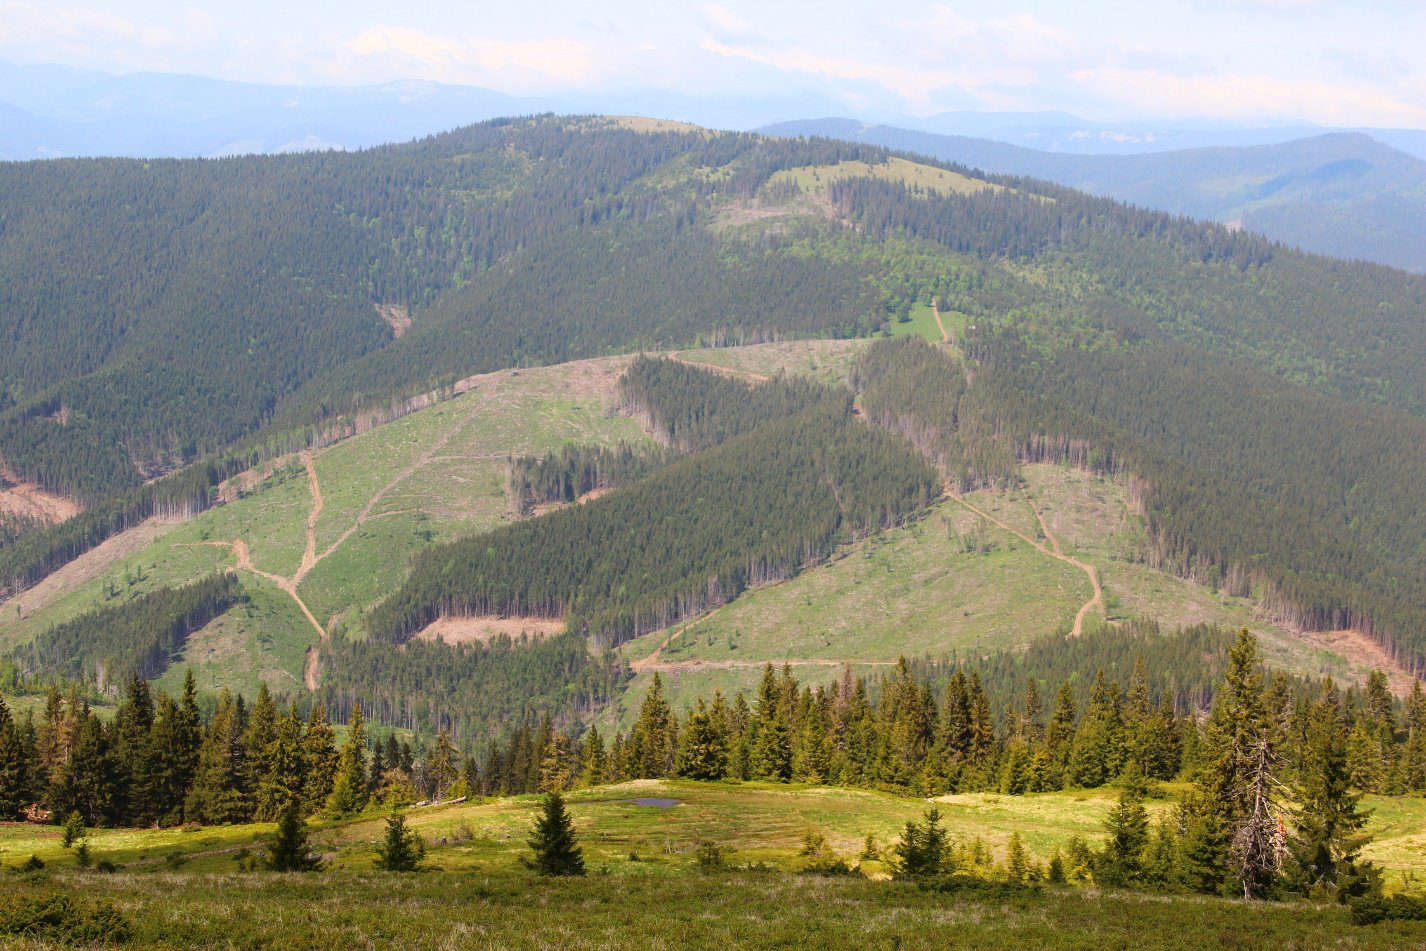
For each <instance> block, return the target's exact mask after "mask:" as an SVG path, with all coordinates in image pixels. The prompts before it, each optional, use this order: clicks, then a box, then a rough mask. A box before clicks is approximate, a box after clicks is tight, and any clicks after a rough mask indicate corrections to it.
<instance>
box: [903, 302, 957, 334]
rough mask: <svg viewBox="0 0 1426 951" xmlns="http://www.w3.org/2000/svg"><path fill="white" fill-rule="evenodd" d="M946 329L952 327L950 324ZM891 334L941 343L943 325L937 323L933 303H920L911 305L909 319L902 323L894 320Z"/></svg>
mask: <svg viewBox="0 0 1426 951" xmlns="http://www.w3.org/2000/svg"><path fill="white" fill-rule="evenodd" d="M946 329H947V330H949V329H950V327H949V325H948V326H947V327H946ZM891 335H892V336H893V337H905V336H917V337H921V338H923V339H925V340H929V341H931V342H932V343H940V342H941V327H940V325H939V324H937V323H936V312H935V311H933V310H932V309H931V305H930V304H920V303H918V304H913V305H912V306H911V319H910V320H909V321H907V322H905V323H901V322H900V321H896V320H893V321H892V322H891Z"/></svg>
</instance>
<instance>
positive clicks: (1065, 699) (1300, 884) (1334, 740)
mask: <svg viewBox="0 0 1426 951" xmlns="http://www.w3.org/2000/svg"><path fill="white" fill-rule="evenodd" d="M1220 659H1221V661H1222V670H1223V673H1222V676H1221V678H1220V679H1219V680H1218V681H1217V682H1216V683H1215V689H1214V690H1213V699H1212V702H1211V704H1210V707H1209V709H1208V711H1207V715H1206V716H1203V715H1201V714H1202V713H1203V711H1201V710H1200V709H1197V708H1194V709H1190V710H1187V711H1184V712H1179V711H1177V710H1176V709H1175V707H1174V704H1173V702H1172V701H1171V700H1170V698H1169V697H1168V696H1167V695H1166V694H1165V693H1164V692H1163V691H1161V690H1158V689H1156V688H1155V686H1154V685H1153V682H1152V680H1153V678H1151V677H1150V675H1149V674H1148V671H1147V667H1146V665H1145V664H1144V663H1143V660H1142V657H1140V658H1139V659H1138V660H1137V662H1136V663H1135V665H1134V669H1133V670H1132V672H1131V674H1130V677H1129V680H1128V683H1127V685H1121V684H1119V683H1117V682H1115V681H1112V680H1110V679H1109V678H1107V677H1106V676H1105V675H1104V673H1103V671H1102V670H1101V671H1100V672H1099V673H1098V674H1097V675H1096V676H1095V677H1094V678H1093V683H1092V685H1091V687H1090V690H1089V694H1088V701H1087V703H1085V704H1084V705H1082V706H1081V705H1080V704H1079V703H1078V702H1077V701H1076V700H1075V699H1074V697H1075V690H1074V689H1073V687H1072V686H1071V685H1070V683H1069V682H1065V683H1063V684H1061V685H1060V686H1059V688H1058V689H1055V690H1050V689H1049V685H1048V684H1046V685H1045V686H1044V687H1043V688H1042V687H1041V685H1040V683H1039V681H1037V680H1036V679H1034V678H1033V677H1031V678H1027V680H1026V681H1025V683H1024V685H1023V687H1022V688H1021V690H1020V691H1018V695H1016V696H992V695H991V694H990V693H989V692H988V691H987V690H986V688H985V685H984V683H983V682H982V680H981V678H980V676H979V674H978V673H977V672H976V671H974V670H970V671H969V672H967V669H966V668H964V667H957V668H956V669H955V670H954V672H952V673H950V675H949V676H947V677H946V678H945V679H944V680H943V681H941V682H940V683H933V682H931V681H926V680H920V679H918V678H917V677H916V675H915V674H914V673H913V670H912V667H911V666H910V665H908V664H907V663H905V662H904V661H903V662H902V663H901V664H900V665H899V666H898V667H897V668H896V669H895V670H894V671H892V672H891V673H890V674H888V675H885V676H884V677H883V678H882V679H881V680H880V682H878V683H875V684H871V683H869V682H868V681H867V680H866V679H865V678H854V677H853V676H852V675H851V674H850V672H846V673H844V675H843V676H842V677H841V678H840V679H839V680H837V681H835V682H833V683H831V684H829V685H819V686H816V687H815V688H814V687H812V686H811V685H806V684H801V683H799V682H798V681H797V679H796V678H795V677H793V676H792V674H791V672H790V670H789V669H788V668H786V667H784V668H783V670H782V671H781V672H780V673H779V672H778V671H776V670H774V669H773V668H772V666H771V665H769V666H768V667H767V668H766V669H765V671H764V674H763V678H762V681H761V683H760V684H759V686H758V688H757V689H756V691H755V692H754V694H753V695H752V697H751V698H749V697H748V696H746V695H744V694H742V693H739V694H737V695H735V696H734V697H733V698H732V699H731V700H728V699H727V698H726V697H724V696H723V695H722V694H721V692H715V693H714V695H713V696H712V697H711V699H710V698H702V697H701V698H699V699H698V700H697V701H696V702H695V703H694V704H693V705H692V706H691V707H690V708H689V709H688V710H687V711H686V712H684V713H683V714H682V715H680V714H679V713H678V712H677V711H675V710H674V709H672V708H671V707H670V705H669V703H668V701H667V699H666V697H665V695H664V691H663V684H662V681H661V680H660V678H659V677H658V676H657V675H655V676H654V677H653V678H652V680H651V682H650V685H649V689H648V691H647V693H646V694H645V696H644V698H643V701H642V703H641V706H640V709H639V714H638V717H637V720H636V721H635V722H634V724H633V726H632V727H631V728H630V730H629V731H628V732H627V733H625V732H623V731H616V732H615V733H614V735H613V738H612V739H611V740H606V739H605V738H604V737H603V736H602V735H601V733H600V731H599V730H598V728H597V727H590V728H589V729H588V730H586V731H585V732H584V733H583V734H582V735H575V734H573V733H571V732H568V731H566V730H565V729H562V728H560V727H559V726H557V725H556V723H555V722H554V720H553V719H552V718H551V717H550V716H549V715H548V714H546V715H545V716H542V717H541V718H540V719H539V721H538V723H537V725H533V726H531V725H528V724H527V725H526V726H524V727H522V728H521V729H519V730H517V731H516V732H515V733H514V734H513V735H511V736H510V737H509V738H508V740H506V741H504V742H492V743H489V744H487V745H486V747H485V750H484V752H483V754H481V753H479V752H478V751H476V750H471V751H470V752H469V753H467V754H466V755H462V753H461V752H460V750H458V749H457V745H456V744H455V743H454V742H453V741H452V739H451V737H450V735H449V733H448V732H446V731H444V730H442V731H440V732H439V733H438V734H437V735H436V736H435V738H434V740H433V741H432V742H430V744H429V745H428V746H426V747H425V748H424V749H417V750H413V749H411V747H410V746H409V744H406V743H403V742H400V741H398V740H397V739H396V737H395V735H394V734H391V735H389V736H388V737H387V738H386V739H385V740H384V741H382V742H371V740H370V738H369V736H368V734H367V731H366V727H365V720H364V717H363V714H362V710H361V708H360V707H359V706H358V707H355V708H353V710H352V714H351V717H350V719H349V721H348V724H347V736H346V739H345V741H344V742H342V743H341V744H338V743H337V742H336V739H335V734H334V731H333V729H332V727H331V725H330V724H329V723H328V721H327V717H326V709H325V707H324V706H323V705H321V704H320V703H319V704H316V705H314V706H313V708H312V710H311V711H310V713H309V714H308V716H307V717H306V718H305V720H304V719H303V718H302V717H300V716H299V714H298V712H297V711H296V710H295V709H288V710H285V711H284V710H282V709H280V708H279V707H278V705H277V704H276V703H274V701H273V700H272V698H271V696H270V695H269V694H268V692H267V690H266V689H265V688H262V689H260V691H259V693H258V695H257V698H256V700H255V701H254V702H253V704H252V705H251V707H249V706H248V705H247V704H246V703H245V702H244V700H243V699H242V698H241V697H233V696H231V695H228V694H226V693H225V694H223V695H222V696H220V697H219V698H218V700H217V703H216V705H215V706H214V707H213V709H212V712H211V713H210V714H209V715H207V716H206V717H205V716H204V715H203V714H202V713H201V712H200V708H199V705H198V703H197V699H196V695H195V690H194V687H193V681H192V677H191V675H190V676H189V678H188V680H187V682H186V684H185V687H184V690H183V693H182V694H181V696H180V697H179V698H177V699H175V698H172V697H170V696H168V695H167V694H165V693H164V692H162V691H158V692H156V693H155V692H151V690H150V688H149V686H148V685H147V683H146V682H144V681H143V680H141V679H139V678H137V677H135V678H132V679H131V680H130V681H129V683H128V686H127V690H126V693H125V697H124V700H123V701H122V703H121V704H120V706H119V709H118V711H117V713H116V715H115V717H114V719H113V721H112V722H110V723H108V724H105V723H103V722H101V721H100V720H99V718H98V717H96V716H95V715H94V714H93V713H92V712H91V711H90V710H89V708H88V705H87V703H86V702H85V701H84V699H83V697H82V695H81V694H80V693H79V692H78V691H77V690H76V689H74V688H71V689H70V691H69V693H68V694H67V695H65V694H64V693H62V692H61V690H60V689H59V687H54V688H53V689H52V690H51V692H50V694H49V697H48V698H47V701H46V704H45V709H44V712H43V713H42V714H41V715H40V717H38V718H36V717H35V715H34V714H33V713H30V714H27V715H26V717H25V718H24V720H16V719H15V718H14V717H13V716H12V715H11V714H10V713H9V711H8V709H7V708H6V707H5V705H4V704H3V701H0V811H3V812H5V813H6V814H7V815H18V814H19V813H20V811H21V810H25V809H27V808H29V807H30V806H31V805H32V804H33V805H34V806H36V807H38V808H43V809H45V810H46V811H47V812H48V813H49V815H50V816H51V817H53V818H54V821H60V818H59V817H61V816H64V817H68V816H70V815H71V814H75V813H77V814H78V815H79V816H80V817H81V818H82V820H83V821H84V822H85V823H87V824H133V825H153V824H161V825H167V824H174V823H178V822H202V823H224V822H241V821H249V820H253V819H258V820H264V819H266V820H275V819H277V818H278V817H280V816H281V815H282V813H283V811H284V810H285V809H287V808H288V807H289V806H290V805H291V804H293V803H298V804H300V809H301V812H302V813H303V814H307V815H314V814H317V813H322V814H324V815H328V816H333V817H345V816H350V815H355V814H357V813H358V812H360V811H361V810H363V809H365V808H367V807H368V806H370V805H373V804H375V805H380V806H382V807H384V808H391V807H393V806H399V805H405V804H410V803H411V802H414V801H417V800H420V799H441V798H451V797H458V796H462V795H466V796H469V795H508V794H518V793H526V792H533V791H547V792H560V791H563V790H568V789H572V788H579V787H584V786H591V785H599V784H605V783H616V782H621V781H625V780H628V779H636V778H649V779H657V778H665V777H673V776H678V777H685V778H689V779H697V780H705V781H717V780H764V781H773V782H794V781H795V782H807V783H818V784H827V785H841V786H854V787H864V788H872V789H881V790H888V791H892V792H896V793H899V794H903V795H905V794H913V795H921V796H935V795H941V794H944V793H947V792H956V791H979V790H993V791H998V792H1000V793H1002V794H1007V795H1017V794H1023V793H1030V792H1039V791H1047V790H1054V789H1066V788H1093V787H1097V786H1103V785H1107V784H1117V785H1118V786H1119V787H1120V788H1121V793H1120V796H1119V801H1118V804H1117V806H1116V807H1115V809H1114V810H1113V811H1112V812H1111V813H1110V815H1109V817H1108V820H1107V823H1106V825H1107V831H1108V832H1109V837H1108V839H1107V840H1106V843H1105V845H1104V847H1103V849H1102V850H1099V851H1097V852H1093V851H1091V850H1089V849H1088V848H1087V847H1084V846H1083V844H1082V843H1081V844H1080V845H1078V846H1075V845H1072V846H1071V848H1070V850H1069V853H1068V855H1065V856H1057V857H1056V862H1057V864H1058V865H1059V873H1058V874H1060V875H1063V876H1065V877H1068V878H1076V877H1078V878H1089V877H1092V878H1093V879H1094V880H1095V881H1098V882H1100V883H1102V884H1111V885H1128V886H1148V887H1172V888H1182V889H1190V890H1195V891H1203V892H1213V893H1229V894H1242V895H1246V896H1247V897H1265V896H1270V895H1273V894H1280V893H1283V892H1290V891H1296V892H1300V893H1308V894H1316V895H1322V894H1331V895H1337V896H1339V897H1343V898H1345V897H1348V896H1353V895H1359V894H1363V893H1365V892H1368V891H1371V890H1372V889H1374V888H1375V887H1376V884H1377V883H1378V881H1379V876H1378V874H1377V873H1376V872H1375V871H1374V870H1373V869H1372V867H1371V866H1370V865H1369V863H1366V862H1364V861H1363V860H1362V859H1361V855H1360V853H1361V848H1362V846H1363V845H1364V844H1365V841H1366V840H1365V837H1364V835H1363V833H1362V829H1363V827H1364V825H1365V820H1366V816H1365V814H1364V813H1363V811H1362V810H1361V808H1360V806H1359V800H1360V795H1361V793H1363V792H1367V791H1373V792H1385V793H1399V792H1416V793H1419V792H1421V791H1423V789H1426V693H1424V692H1423V691H1422V689H1421V687H1420V684H1419V683H1418V684H1417V685H1416V686H1415V688H1414V690H1413V692H1412V694H1411V696H1410V697H1409V699H1408V700H1407V701H1406V702H1405V703H1404V704H1397V703H1395V702H1394V701H1393V698H1392V697H1391V695H1390V693H1389V692H1388V691H1387V689H1386V683H1385V679H1384V677H1382V676H1381V675H1380V674H1375V675H1373V676H1372V677H1371V678H1370V680H1369V681H1368V683H1367V685H1366V687H1365V688H1364V689H1363V690H1361V691H1356V690H1351V691H1346V692H1343V691H1342V690H1341V689H1340V688H1339V687H1337V686H1336V685H1335V684H1334V683H1333V682H1331V681H1330V680H1324V681H1323V682H1321V683H1320V684H1316V685H1310V684H1306V683H1305V682H1302V681H1294V680H1293V679H1292V678H1289V677H1287V676H1285V675H1283V674H1274V673H1268V672H1266V671H1265V670H1264V669H1263V668H1262V667H1261V665H1260V658H1259V656H1258V654H1257V647H1256V642H1255V640H1254V639H1253V637H1252V635H1250V634H1249V633H1248V632H1247V631H1246V630H1244V631H1242V632H1240V633H1239V635H1238V636H1237V637H1236V639H1232V644H1231V647H1230V648H1229V649H1228V652H1227V656H1226V658H1221V656H1220ZM1049 696H1053V700H1052V701H1049V702H1047V701H1046V699H1045V698H1047V697H1049ZM997 711H1000V712H999V714H997ZM1169 779H1175V780H1183V781H1187V782H1189V783H1190V784H1191V786H1190V789H1189V791H1188V792H1187V793H1185V794H1184V795H1182V796H1181V797H1180V798H1179V801H1178V802H1177V804H1176V806H1175V807H1174V808H1173V809H1170V810H1168V811H1164V812H1162V814H1161V818H1160V819H1159V821H1158V822H1157V823H1151V822H1150V819H1149V816H1148V813H1147V811H1146V810H1145V808H1144V801H1145V795H1146V792H1147V789H1148V787H1149V786H1150V785H1151V784H1153V783H1154V782H1156V781H1160V780H1169ZM932 824H934V823H932ZM929 831H930V830H928V829H927V828H926V827H924V826H922V827H920V828H918V829H915V830H910V835H909V836H908V837H904V838H903V845H910V844H914V842H915V841H920V842H921V844H922V845H924V844H925V841H926V840H925V836H926V835H927V834H929ZM917 836H920V839H919V840H917ZM903 851H904V850H903ZM946 858H947V861H946V862H942V861H940V860H939V859H938V860H937V861H936V862H932V863H930V864H927V863H920V864H919V865H916V863H910V866H911V873H912V874H921V873H929V872H946V871H953V870H954V867H953V866H952V865H949V864H948V862H951V861H954V859H953V856H951V855H950V853H949V850H948V851H947V855H946ZM908 863H909V859H908V857H907V856H901V867H902V869H903V870H905V869H907V868H908ZM933 866H934V867H933ZM918 868H919V872H918V871H917V869H918ZM1027 874H1028V873H1027Z"/></svg>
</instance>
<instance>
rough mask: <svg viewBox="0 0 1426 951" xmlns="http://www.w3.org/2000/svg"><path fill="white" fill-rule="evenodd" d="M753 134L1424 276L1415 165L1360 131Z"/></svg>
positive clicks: (859, 127) (1424, 191)
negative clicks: (1243, 135) (1291, 135)
mask: <svg viewBox="0 0 1426 951" xmlns="http://www.w3.org/2000/svg"><path fill="white" fill-rule="evenodd" d="M760 131H762V132H766V133H768V134H772V135H782V136H798V135H820V136H826V137H829V138H835V139H847V140H851V141H857V142H867V143H870V144H873V145H880V146H884V147H887V148H893V149H898V150H903V151H908V152H915V153H918V154H922V155H928V156H931V157H933V158H937V159H941V160H942V161H953V162H958V163H960V164H962V165H966V166H970V167H972V168H977V169H981V170H983V171H986V172H995V173H999V174H1009V175H1025V176H1029V177H1032V178H1040V179H1045V180H1047V181H1052V182H1056V183H1058V184H1061V185H1068V186H1070V187H1072V188H1078V189H1081V190H1083V191H1087V192H1091V193H1093V194H1096V195H1104V196H1107V197H1110V198H1116V199H1118V200H1120V201H1125V202H1129V203H1131V204H1135V205H1141V206H1144V207H1148V208H1155V209H1160V210H1163V211H1170V212H1175V213H1178V214H1184V215H1192V216H1193V217H1195V218H1207V219H1210V220H1214V221H1219V222H1222V223H1225V224H1232V225H1237V226H1241V227H1244V228H1248V229H1250V230H1253V231H1257V232H1260V233H1262V234H1265V235H1267V236H1268V237H1270V238H1273V239H1275V240H1278V241H1282V242H1284V243H1286V244H1291V245H1296V246H1298V247H1301V248H1303V249H1305V250H1308V251H1315V252H1318V253H1322V254H1331V255H1335V256H1337V257H1345V258H1362V259H1365V260H1369V261H1376V262H1379V263H1382V264H1390V265H1393V266H1396V267H1402V268H1407V269H1408V270H1413V271H1424V270H1426V161H1423V160H1421V159H1420V158H1417V157H1415V156H1413V155H1408V154H1407V153H1406V152H1403V151H1400V150H1398V149H1395V148H1391V147H1390V146H1387V145H1384V144H1382V143H1381V142H1379V141H1377V140H1376V139H1374V138H1373V137H1371V136H1368V135H1365V134H1362V133H1343V132H1337V133H1330V134H1326V135H1314V136H1312V137H1311V138H1304V139H1297V140H1294V141H1290V142H1282V143H1273V144H1265V145H1252V146H1240V147H1217V148H1197V149H1184V150H1180V151H1173V152H1153V153H1143V154H1138V155H1074V154H1065V153H1055V152H1045V151H1040V150H1038V149H1028V148H1022V147H1020V146H1016V145H1008V144H1006V143H1004V142H994V141H991V140H989V139H984V138H969V137H966V136H957V135H937V134H933V133H929V132H922V131H916V130H912V129H903V128H896V127H893V126H885V125H868V124H866V123H862V122H859V121H857V120H855V119H817V120H807V121H799V122H784V123H779V124H777V125H772V126H766V127H764V128H763V129H761V130H760Z"/></svg>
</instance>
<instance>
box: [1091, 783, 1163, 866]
mask: <svg viewBox="0 0 1426 951" xmlns="http://www.w3.org/2000/svg"><path fill="white" fill-rule="evenodd" d="M1104 829H1105V831H1106V832H1108V833H1109V838H1108V840H1106V841H1105V843H1104V851H1103V852H1101V853H1099V854H1098V855H1097V856H1095V862H1094V879H1095V881H1097V882H1099V883H1100V884H1102V885H1115V886H1121V887H1122V886H1126V885H1134V884H1137V883H1138V881H1139V878H1140V874H1141V872H1142V870H1143V858H1144V850H1145V847H1146V846H1147V845H1148V842H1149V814H1148V812H1147V811H1145V809H1144V786H1143V779H1142V777H1141V776H1140V774H1139V771H1138V766H1137V764H1134V765H1131V767H1130V770H1129V773H1128V774H1127V775H1126V777H1125V781H1124V789H1123V791H1122V792H1120V794H1119V801H1118V803H1116V804H1115V806H1114V808H1113V809H1111V810H1110V812H1109V815H1108V816H1107V817H1106V818H1105V820H1104Z"/></svg>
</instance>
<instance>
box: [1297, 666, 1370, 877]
mask: <svg viewBox="0 0 1426 951" xmlns="http://www.w3.org/2000/svg"><path fill="white" fill-rule="evenodd" d="M1342 719H1343V718H1342V710H1341V707H1340V706H1339V704H1338V701H1337V696H1336V693H1335V691H1330V690H1328V691H1324V696H1323V697H1322V699H1321V700H1320V701H1319V702H1318V703H1317V704H1316V706H1315V707H1314V710H1313V717H1312V721H1311V725H1310V726H1309V728H1308V736H1307V750H1306V751H1305V754H1304V762H1303V767H1302V770H1301V776H1300V779H1299V783H1298V790H1297V795H1296V796H1295V798H1296V800H1297V802H1298V807H1297V809H1296V810H1295V811H1294V812H1293V826H1294V829H1293V833H1292V835H1291V836H1290V837H1289V838H1288V840H1287V852H1288V861H1287V867H1286V869H1285V874H1284V878H1285V881H1286V884H1287V886H1288V887H1289V888H1291V889H1293V890H1294V891H1299V892H1303V893H1305V894H1324V895H1327V896H1328V897H1335V898H1337V899H1339V900H1342V901H1345V900H1346V899H1348V898H1352V897H1357V896H1360V895H1364V894H1367V893H1369V892H1372V891H1375V890H1378V889H1379V888H1380V873H1379V872H1378V871H1377V870H1376V869H1375V868H1374V867H1373V866H1372V864H1371V863H1370V862H1366V861H1364V860H1363V859H1362V858H1361V850H1362V848H1363V847H1364V846H1365V845H1366V844H1367V843H1368V842H1369V841H1370V840H1371V837H1370V836H1369V835H1366V834H1365V833H1364V832H1363V829H1364V827H1365V826H1366V823H1367V819H1368V818H1369V814H1368V813H1364V812H1362V811H1361V809H1360V808H1359V804H1360V800H1361V796H1360V794H1359V793H1356V792H1354V791H1353V790H1352V788H1351V777H1350V775H1349V771H1348V767H1347V749H1346V738H1345V736H1344V735H1343V724H1342Z"/></svg>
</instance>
